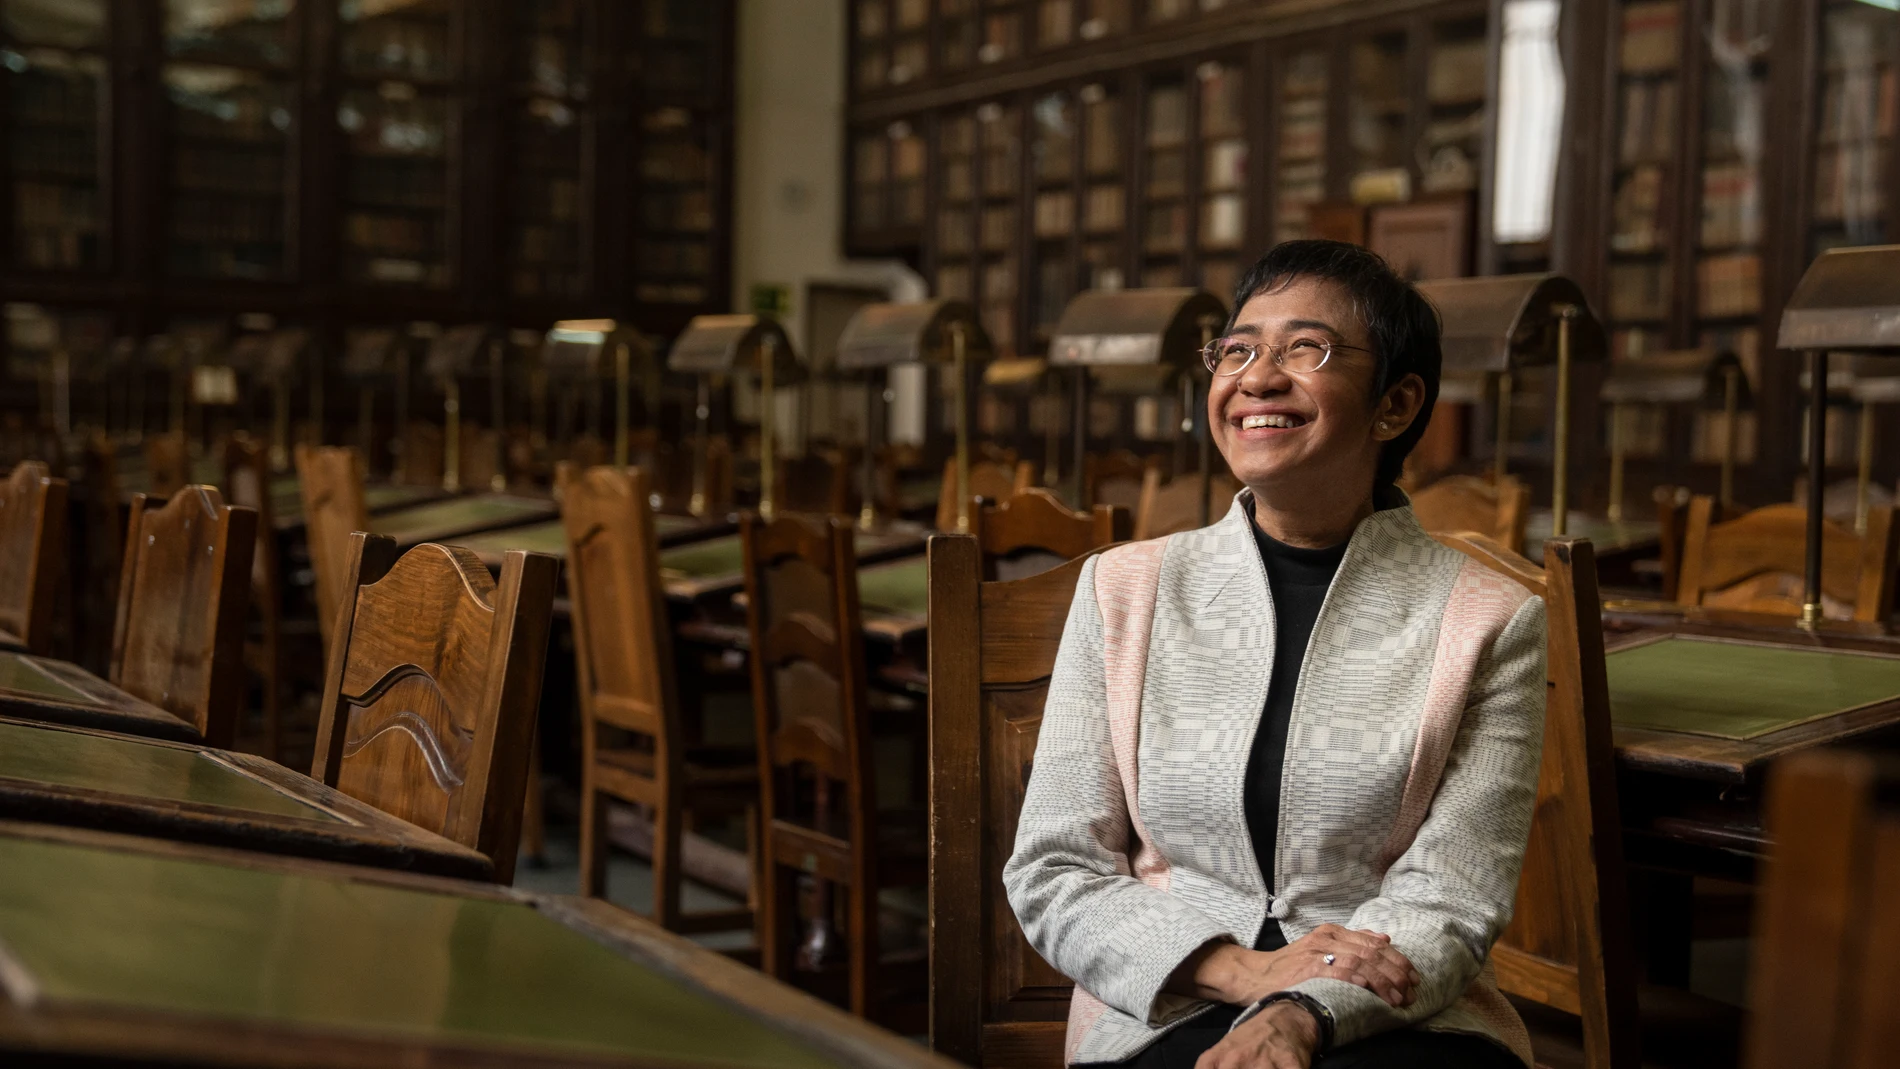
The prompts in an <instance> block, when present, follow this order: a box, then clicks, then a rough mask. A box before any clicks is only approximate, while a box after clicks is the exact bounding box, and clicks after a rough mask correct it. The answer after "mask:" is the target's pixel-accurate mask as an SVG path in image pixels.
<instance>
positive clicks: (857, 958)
mask: <svg viewBox="0 0 1900 1069" xmlns="http://www.w3.org/2000/svg"><path fill="white" fill-rule="evenodd" d="M739 536H740V541H741V542H742V544H743V546H744V551H745V587H746V629H747V632H748V633H749V635H750V637H751V643H752V705H753V714H754V725H755V728H754V737H755V739H756V741H757V743H758V748H759V793H760V827H761V840H762V841H761V853H762V855H763V861H764V866H763V867H764V870H765V879H764V880H763V881H762V884H761V886H760V887H759V906H760V908H759V948H760V957H761V966H762V968H764V970H765V971H766V973H767V974H769V975H773V976H778V977H779V978H781V979H785V978H788V977H789V976H790V975H791V967H792V958H793V946H792V944H793V942H794V940H795V939H796V937H797V916H798V914H797V908H796V902H797V895H796V884H795V877H796V875H797V873H798V872H799V871H800V870H801V869H803V870H806V871H809V872H810V873H811V874H812V875H813V876H816V877H817V878H819V879H821V880H825V881H829V882H831V883H834V884H838V885H842V886H846V887H848V888H850V891H849V893H848V895H847V901H848V903H849V904H848V906H847V913H848V914H849V917H850V922H849V923H850V926H851V930H850V931H849V933H848V934H847V936H846V939H847V945H848V948H849V953H850V955H851V961H850V971H851V974H852V975H851V979H850V985H851V1005H852V1008H853V1010H854V1011H855V1012H858V1013H864V1012H865V1011H866V1009H867V1008H868V1006H869V1004H870V1001H871V998H872V997H873V996H872V993H871V992H870V991H869V989H868V985H869V983H870V973H871V971H872V969H873V967H874V965H875V963H876V961H877V959H878V956H879V951H878V940H877V935H878V933H877V901H876V885H875V865H876V859H875V855H874V844H875V840H874V838H873V834H874V829H873V826H872V819H873V813H872V808H873V806H874V805H875V799H876V793H875V791H874V790H873V787H872V772H871V747H870V726H869V724H870V720H869V709H868V705H869V702H868V697H867V694H866V689H867V684H866V677H865V663H864V627H863V618H862V613H861V612H860V609H859V605H858V581H857V554H856V549H855V544H854V539H853V535H852V529H851V526H850V524H849V522H848V521H846V520H845V519H843V518H842V517H836V516H826V517H809V518H808V517H801V516H798V515H796V514H791V513H784V514H781V515H779V516H778V517H777V518H775V519H774V520H773V521H772V522H770V523H766V522H765V521H763V520H761V519H760V518H759V517H757V516H755V515H753V514H751V513H746V514H744V515H742V516H741V517H740V520H739Z"/></svg>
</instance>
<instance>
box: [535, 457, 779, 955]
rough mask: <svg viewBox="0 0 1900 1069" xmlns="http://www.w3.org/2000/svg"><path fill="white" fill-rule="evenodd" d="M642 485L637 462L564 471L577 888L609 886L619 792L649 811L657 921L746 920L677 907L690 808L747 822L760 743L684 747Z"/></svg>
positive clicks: (734, 924) (726, 923) (707, 925)
mask: <svg viewBox="0 0 1900 1069" xmlns="http://www.w3.org/2000/svg"><path fill="white" fill-rule="evenodd" d="M564 463H565V462H564ZM648 488H649V483H648V480H647V474H646V472H644V471H642V470H640V469H637V468H636V469H633V470H631V471H622V470H620V469H617V468H611V467H598V468H591V469H589V470H587V471H585V472H581V473H577V474H572V475H570V476H569V478H568V480H567V482H566V484H565V487H564V493H563V496H562V502H561V522H562V524H563V525H564V527H565V529H566V532H567V561H568V564H567V567H568V573H567V589H568V596H569V597H570V598H572V600H573V611H572V617H571V618H572V620H573V625H574V660H575V668H576V674H577V676H578V677H579V678H578V682H579V687H578V689H579V691H580V704H581V893H582V894H585V895H590V896H593V897H596V898H599V897H604V896H605V894H606V890H607V846H608V836H607V800H608V799H610V798H615V799H619V800H621V801H624V802H628V803H632V804H635V805H640V806H644V807H645V808H646V810H647V813H648V815H649V817H650V819H651V820H652V824H653V849H652V860H653V918H654V920H656V921H658V922H659V923H660V924H661V926H663V927H665V928H666V929H668V930H669V931H675V932H706V931H718V930H724V929H732V928H750V927H752V916H753V911H752V910H751V909H750V908H746V909H732V910H719V911H713V912H704V913H686V912H684V911H683V910H682V908H681V907H682V902H681V895H680V884H681V860H680V846H681V842H682V840H683V836H684V833H685V830H686V828H688V827H690V826H691V825H690V823H689V821H688V820H687V819H686V818H687V817H688V815H689V814H690V815H692V816H695V817H697V816H703V815H716V814H719V813H726V814H743V815H745V816H746V818H747V823H748V826H749V825H750V823H751V819H752V816H753V814H754V812H755V811H756V809H757V803H758V789H759V766H758V753H757V751H756V750H754V749H753V748H751V747H743V748H723V749H714V748H709V747H699V748H697V749H696V748H693V747H691V746H690V742H691V740H690V738H689V736H688V733H687V730H686V726H685V724H684V723H683V721H682V719H681V715H680V702H679V691H678V687H677V685H676V679H675V671H674V661H673V635H672V625H671V622H670V620H669V617H668V615H667V604H666V591H665V589H664V588H663V587H662V586H661V584H660V563H659V561H660V550H659V542H658V540H657V539H656V538H655V536H654V533H653V509H652V507H651V505H650V504H649V503H648V496H647V495H648ZM616 736H628V737H630V739H631V741H620V740H619V739H618V738H616Z"/></svg>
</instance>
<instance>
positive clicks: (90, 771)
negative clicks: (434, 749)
mask: <svg viewBox="0 0 1900 1069" xmlns="http://www.w3.org/2000/svg"><path fill="white" fill-rule="evenodd" d="M0 819H7V820H35V821H43V822H48V823H56V824H68V825H73V826H76V827H87V828H101V829H110V830H115V831H124V832H132V833H136V834H139V835H149V836H155V837H158V838H166V839H177V840H180V841H185V842H195V843H207V844H212V845H221V846H231V847H238V848H242V849H246V850H258V851H263V852H267V853H283V854H293V855H296V856H299V857H312V858H321V859H326V860H332V861H345V862H350V863H353V864H360V865H373V866H377V867H382V868H393V869H409V870H414V871H418V872H432V873H437V874H441V875H447V876H461V877H467V878H470V879H489V878H491V877H492V874H493V866H492V865H491V864H490V863H489V860H488V858H486V857H484V856H483V855H482V854H480V853H478V852H476V851H474V850H471V849H469V848H468V847H465V846H462V845H460V844H458V843H455V842H452V841H450V840H448V839H445V838H443V837H441V836H439V835H436V834H434V833H432V832H429V831H426V830H424V829H422V828H419V827H417V826H415V825H413V824H410V823H409V822H407V821H404V820H399V819H397V818H396V817H393V816H390V815H389V814H387V813H384V812H382V811H381V810H379V809H375V808H373V807H371V806H368V805H365V804H363V803H361V802H359V801H357V800H356V799H354V798H351V797H350V796H348V795H346V794H342V793H340V792H338V791H336V790H333V789H331V788H329V787H326V786H324V785H323V784H321V783H319V782H317V781H316V780H313V779H311V778H310V777H308V776H303V775H299V774H298V773H296V772H292V771H290V770H289V769H287V768H284V767H283V766H282V765H279V764H277V763H275V762H273V761H267V760H265V759H264V758H261V757H254V756H252V755H250V754H241V753H231V752H228V751H224V750H214V749H210V748H208V747H205V746H201V745H195V744H192V743H179V742H165V741H161V740H156V739H143V738H135V737H132V736H127V735H117V734H113V733H111V732H104V731H92V730H88V729H86V728H76V727H68V726H64V725H55V724H36V723H31V722H28V721H24V720H16V719H13V718H10V717H0Z"/></svg>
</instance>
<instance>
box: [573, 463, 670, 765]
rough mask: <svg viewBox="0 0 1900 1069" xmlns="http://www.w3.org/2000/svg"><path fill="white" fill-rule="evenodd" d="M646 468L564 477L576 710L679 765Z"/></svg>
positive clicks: (609, 469)
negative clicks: (640, 738) (634, 735)
mask: <svg viewBox="0 0 1900 1069" xmlns="http://www.w3.org/2000/svg"><path fill="white" fill-rule="evenodd" d="M649 485H650V484H649V482H648V479H647V473H646V472H645V471H643V470H641V469H639V468H633V469H629V470H622V469H619V468H613V467H597V468H589V469H587V470H586V471H584V472H578V473H574V474H571V475H570V476H569V477H568V479H567V481H566V482H565V483H564V484H563V488H562V494H561V523H562V526H563V528H564V529H565V530H566V533H567V590H568V597H569V598H570V599H571V601H572V606H573V607H572V613H571V617H570V618H571V619H572V621H573V626H574V661H575V668H576V674H577V676H578V679H579V685H580V702H581V712H582V714H583V715H585V716H586V717H587V718H588V719H590V720H604V721H606V722H608V723H610V724H613V725H614V726H615V727H619V728H622V729H625V730H627V731H633V732H638V733H639V734H642V735H646V736H648V737H650V738H651V739H652V741H653V745H654V752H655V756H656V762H655V763H656V765H657V766H659V767H660V768H662V769H669V768H670V769H671V770H672V771H673V772H675V773H677V772H678V771H679V768H678V764H677V763H678V762H679V760H680V758H681V755H679V754H677V753H674V752H672V750H671V749H670V747H669V743H670V742H671V741H672V740H676V739H680V738H682V737H683V736H682V733H681V728H680V723H679V704H678V700H677V692H676V690H675V684H674V677H673V632H672V627H671V624H670V621H669V619H668V616H667V608H666V590H665V588H664V587H663V586H661V584H660V550H659V542H658V539H657V538H656V537H655V535H654V533H653V508H652V506H651V505H650V504H649V503H648V487H649Z"/></svg>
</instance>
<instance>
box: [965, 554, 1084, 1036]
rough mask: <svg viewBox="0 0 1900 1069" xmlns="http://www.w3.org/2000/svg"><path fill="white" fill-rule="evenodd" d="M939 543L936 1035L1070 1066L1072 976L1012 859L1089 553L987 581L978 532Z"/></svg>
mask: <svg viewBox="0 0 1900 1069" xmlns="http://www.w3.org/2000/svg"><path fill="white" fill-rule="evenodd" d="M928 555H929V570H930V630H929V635H930V639H929V641H930V652H929V665H930V765H931V775H930V813H931V820H930V911H931V916H930V927H929V930H930V940H931V943H930V973H931V976H930V1045H931V1049H933V1050H935V1051H937V1052H938V1053H940V1054H944V1055H947V1056H949V1057H951V1058H954V1059H956V1060H958V1061H960V1062H963V1063H965V1064H967V1065H975V1066H1011V1067H1018V1069H1020V1067H1041V1066H1047V1067H1049V1069H1057V1067H1060V1066H1061V1065H1062V1064H1063V1060H1062V1058H1063V1034H1064V1031H1065V1027H1066V1026H1065V1024H1064V1022H1065V1021H1066V1020H1067V1018H1068V1010H1069V993H1070V990H1071V988H1072V986H1073V985H1072V984H1071V983H1070V982H1069V980H1068V978H1067V977H1065V976H1063V975H1062V974H1061V973H1059V972H1057V971H1056V970H1055V969H1054V968H1053V967H1051V966H1050V965H1049V964H1048V963H1046V962H1044V961H1043V960H1042V958H1041V957H1040V956H1038V955H1037V954H1036V952H1035V951H1034V950H1033V949H1031V948H1030V946H1029V943H1028V941H1027V940H1026V939H1024V938H1023V934H1022V929H1021V927H1020V926H1018V925H1017V923H1016V915H1015V913H1014V912H1013V911H1012V910H1011V909H1010V906H1009V901H1008V899H1007V898H1006V897H1005V896H1004V894H1003V864H1004V862H1006V861H1008V860H1009V855H1010V852H1011V851H1012V850H1013V849H1014V846H1015V839H1016V821H1017V817H1018V816H1019V815H1020V814H1021V812H1022V802H1023V793H1024V791H1025V790H1027V788H1028V786H1029V773H1030V765H1031V763H1032V762H1033V760H1034V759H1035V754H1036V738H1037V735H1038V733H1039V732H1040V731H1041V729H1042V707H1043V701H1044V699H1045V698H1046V697H1047V696H1048V691H1049V676H1050V673H1051V672H1052V671H1053V670H1054V668H1055V660H1056V650H1057V649H1058V648H1059V647H1060V646H1061V643H1062V629H1063V625H1064V621H1065V620H1066V619H1067V618H1068V613H1069V605H1070V602H1071V601H1072V600H1074V597H1075V584H1076V578H1077V577H1078V576H1079V575H1080V574H1081V572H1082V567H1083V564H1084V562H1085V560H1086V559H1087V555H1085V556H1083V557H1078V558H1076V559H1074V560H1071V561H1069V562H1067V563H1065V564H1062V565H1060V566H1058V567H1056V568H1052V569H1050V570H1049V571H1046V572H1042V573H1040V574H1038V575H1034V576H1031V577H1029V578H1026V579H1016V580H1012V581H1008V582H985V581H984V579H983V552H982V549H981V547H980V546H979V545H978V543H977V539H976V538H975V537H973V536H969V535H937V536H934V537H933V538H931V540H930V544H929V549H928ZM1088 555H1092V554H1088Z"/></svg>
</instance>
